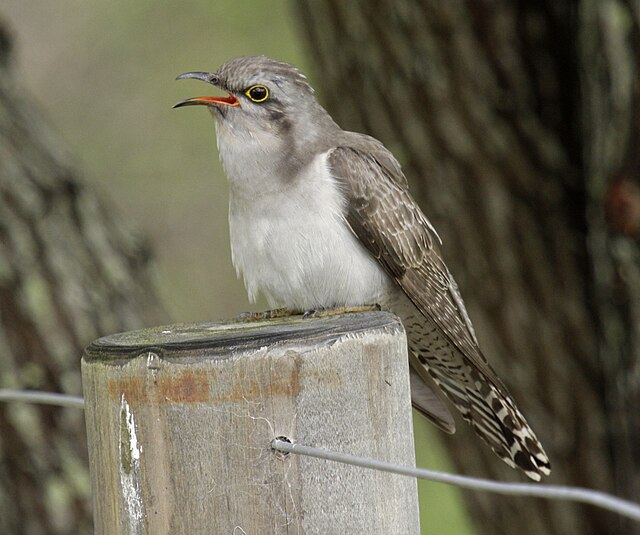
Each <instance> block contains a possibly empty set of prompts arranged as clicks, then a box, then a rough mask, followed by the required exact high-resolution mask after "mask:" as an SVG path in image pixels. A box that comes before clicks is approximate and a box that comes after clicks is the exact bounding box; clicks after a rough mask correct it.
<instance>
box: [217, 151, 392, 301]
mask: <svg viewBox="0 0 640 535" xmlns="http://www.w3.org/2000/svg"><path fill="white" fill-rule="evenodd" d="M247 178H248V177H245V180H244V181H243V183H245V184H246V183H247V182H252V183H253V185H254V188H253V194H252V195H251V196H248V195H246V191H245V189H244V188H235V189H234V188H233V187H232V188H231V200H230V211H229V223H230V231H231V250H232V256H233V263H234V266H235V267H236V270H237V271H238V274H242V276H243V277H244V282H245V286H246V288H247V292H248V294H249V299H250V300H252V301H254V300H255V298H256V295H257V294H258V292H262V293H263V294H264V295H265V297H266V298H267V301H268V302H269V306H271V307H287V308H293V309H301V310H309V309H314V308H318V307H332V306H344V305H361V304H372V303H379V302H381V301H382V299H383V296H384V295H386V294H387V293H388V292H389V291H390V290H391V287H392V285H393V283H392V282H391V280H390V279H389V277H388V276H387V275H386V273H385V272H384V270H383V269H382V267H381V266H380V265H379V264H378V262H377V261H376V259H375V258H373V257H372V256H371V255H370V253H369V252H368V251H367V250H366V249H365V248H364V246H363V245H362V244H361V243H360V242H359V241H358V240H357V238H356V237H355V236H354V235H353V233H352V232H351V230H350V229H349V227H348V225H347V224H346V222H345V221H344V219H343V200H342V196H341V194H340V191H339V190H338V187H337V185H336V183H335V181H334V179H333V178H332V177H331V175H330V173H329V170H328V167H327V155H326V154H322V155H319V156H318V157H317V158H316V159H315V160H314V161H313V162H311V164H310V165H309V166H308V167H307V168H306V170H305V171H304V176H302V177H299V178H296V179H295V180H291V181H289V183H287V181H283V182H282V183H283V184H285V186H284V187H283V188H282V189H281V190H279V191H278V190H276V191H274V190H273V189H272V188H266V189H268V190H269V191H268V192H262V191H260V187H259V184H260V180H259V178H260V177H254V180H247ZM255 179H258V180H255ZM265 180H268V178H267V177H265ZM271 183H273V179H271ZM256 185H258V186H256Z"/></svg>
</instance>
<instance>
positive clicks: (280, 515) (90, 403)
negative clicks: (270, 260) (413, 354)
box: [82, 312, 420, 535]
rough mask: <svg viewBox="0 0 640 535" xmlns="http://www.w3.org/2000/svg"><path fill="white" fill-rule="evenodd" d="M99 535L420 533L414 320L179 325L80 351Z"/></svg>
mask: <svg viewBox="0 0 640 535" xmlns="http://www.w3.org/2000/svg"><path fill="white" fill-rule="evenodd" d="M82 377H83V383H84V398H85V408H86V421H87V433H88V438H89V456H90V469H91V479H92V489H93V505H94V521H95V532H96V534H106V533H114V534H149V535H161V534H171V535H176V534H182V533H184V534H229V535H241V534H246V535H258V534H265V535H266V534H272V533H273V534H281V533H282V534H284V533H286V534H297V533H300V534H302V533H306V534H309V533H316V534H340V535H342V534H346V533H363V534H367V535H370V534H381V535H382V534H384V535H389V534H402V535H407V534H415V535H417V534H419V533H420V528H419V520H418V503H417V486H416V481H415V480H414V479H411V478H407V477H403V476H398V475H394V474H388V473H384V472H378V471H374V470H366V469H362V468H357V467H353V466H347V465H343V464H338V463H333V462H329V461H324V460H319V459H313V458H307V457H303V456H298V455H294V454H289V455H283V454H281V453H278V452H274V451H273V450H272V449H271V448H270V442H271V440H272V439H273V438H275V437H277V436H284V437H288V438H289V439H291V440H292V441H294V442H300V443H303V444H306V445H311V446H318V447H323V448H327V449H333V450H338V451H343V452H347V453H353V454H356V455H363V456H368V457H374V458H377V459H382V460H386V461H391V462H396V463H401V464H404V465H413V464H414V462H415V459H414V443H413V427H412V420H411V402H410V394H409V373H408V365H407V356H406V341H405V336H404V330H403V329H402V326H401V324H400V322H399V320H398V319H397V318H396V317H395V316H393V315H391V314H388V313H385V312H371V313H362V314H347V315H342V316H332V317H321V318H311V319H303V318H301V317H299V316H297V317H292V318H286V319H280V320H271V321H261V322H246V323H205V324H200V325H172V326H168V327H159V328H153V329H146V330H141V331H134V332H128V333H122V334H115V335H112V336H108V337H105V338H101V339H99V340H96V341H95V342H93V343H92V344H91V345H90V346H89V347H88V348H87V349H86V350H85V354H84V357H83V359H82Z"/></svg>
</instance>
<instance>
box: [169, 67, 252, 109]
mask: <svg viewBox="0 0 640 535" xmlns="http://www.w3.org/2000/svg"><path fill="white" fill-rule="evenodd" d="M186 78H195V79H196V80H202V81H203V82H207V83H209V84H212V85H217V84H218V81H219V79H218V76H217V75H216V74H213V73H210V72H185V73H184V74H181V75H180V76H178V77H177V78H176V80H184V79H186ZM239 104H240V101H239V100H238V99H237V98H236V97H234V96H233V95H231V94H229V95H228V96H226V97H193V98H188V99H185V100H181V101H180V102H178V103H177V104H175V105H174V106H173V107H174V108H181V107H182V106H196V105H200V106H217V105H224V106H238V105H239Z"/></svg>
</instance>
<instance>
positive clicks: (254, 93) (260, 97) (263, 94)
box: [244, 84, 269, 103]
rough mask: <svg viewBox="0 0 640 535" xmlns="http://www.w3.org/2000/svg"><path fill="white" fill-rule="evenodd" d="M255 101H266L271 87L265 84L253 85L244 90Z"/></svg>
mask: <svg viewBox="0 0 640 535" xmlns="http://www.w3.org/2000/svg"><path fill="white" fill-rule="evenodd" d="M244 94H245V95H247V96H248V97H249V98H250V99H251V100H252V101H253V102H258V103H260V102H264V101H265V100H267V99H268V98H269V89H268V88H267V87H265V86H263V85H260V84H257V85H252V86H251V87H250V88H249V89H247V90H246V91H245V92H244Z"/></svg>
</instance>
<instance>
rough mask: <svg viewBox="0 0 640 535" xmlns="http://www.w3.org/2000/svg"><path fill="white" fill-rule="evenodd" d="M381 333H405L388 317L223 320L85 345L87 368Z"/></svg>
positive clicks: (363, 314) (119, 335)
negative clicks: (154, 356) (143, 357)
mask: <svg viewBox="0 0 640 535" xmlns="http://www.w3.org/2000/svg"><path fill="white" fill-rule="evenodd" d="M364 331H367V332H371V331H384V332H387V333H390V334H393V333H399V332H404V328H403V326H402V323H401V322H400V319H399V318H398V317H397V316H395V315H394V314H392V313H390V312H385V311H373V312H358V313H348V314H339V315H335V316H321V317H311V318H306V317H304V316H302V315H296V316H289V317H285V318H276V319H269V320H260V321H246V322H245V321H238V320H237V319H235V320H227V321H217V322H204V323H190V324H173V325H165V326H158V327H151V328H147V329H140V330H136V331H128V332H123V333H116V334H112V335H109V336H105V337H103V338H99V339H97V340H95V341H93V342H92V343H91V344H89V345H88V346H87V347H86V348H85V350H84V355H83V359H84V360H85V361H87V362H91V361H96V360H101V361H116V360H117V361H120V360H122V359H125V360H126V359H128V358H131V357H134V356H137V355H140V354H141V353H145V352H154V353H159V354H161V355H162V356H163V358H172V357H180V356H185V355H187V354H188V356H191V357H193V356H198V354H200V353H203V354H205V353H206V355H207V356H209V357H215V356H217V355H220V356H229V354H230V352H234V351H242V350H248V349H253V348H255V349H258V348H261V347H265V346H270V347H271V346H274V345H281V344H290V343H296V342H298V343H299V342H301V341H304V342H305V343H314V342H316V343H318V342H321V343H332V342H334V341H336V340H337V339H339V338H341V337H343V336H345V335H350V334H351V335H353V334H358V333H361V332H364Z"/></svg>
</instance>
